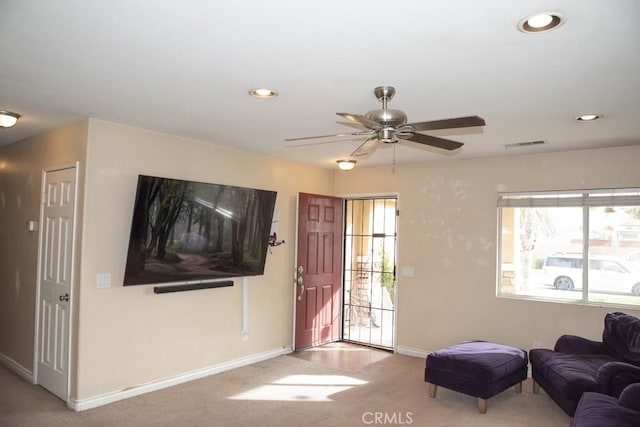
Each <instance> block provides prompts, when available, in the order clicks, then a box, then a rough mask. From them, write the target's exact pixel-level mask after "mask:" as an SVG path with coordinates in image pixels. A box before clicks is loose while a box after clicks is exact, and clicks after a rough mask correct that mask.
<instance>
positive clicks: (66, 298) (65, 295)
mask: <svg viewBox="0 0 640 427" xmlns="http://www.w3.org/2000/svg"><path fill="white" fill-rule="evenodd" d="M58 299H59V300H60V301H69V294H64V295H60V297H58Z"/></svg>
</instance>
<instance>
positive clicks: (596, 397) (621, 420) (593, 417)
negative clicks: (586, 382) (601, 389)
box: [571, 392, 640, 427]
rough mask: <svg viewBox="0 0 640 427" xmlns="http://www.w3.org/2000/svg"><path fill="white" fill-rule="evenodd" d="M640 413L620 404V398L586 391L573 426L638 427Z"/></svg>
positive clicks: (575, 415) (577, 409)
mask: <svg viewBox="0 0 640 427" xmlns="http://www.w3.org/2000/svg"><path fill="white" fill-rule="evenodd" d="M639 416H640V414H639V413H638V412H637V411H634V410H633V409H628V408H625V407H623V406H620V405H618V399H616V398H615V397H611V396H607V395H606V394H600V393H591V392H590V393H585V394H583V395H582V398H581V399H580V402H578V407H577V408H576V412H575V414H574V417H573V420H572V421H571V426H572V427H602V426H616V427H634V426H635V427H637V426H638V424H639V422H638V421H639V418H638V417H639Z"/></svg>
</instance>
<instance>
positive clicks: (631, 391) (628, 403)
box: [618, 383, 640, 424]
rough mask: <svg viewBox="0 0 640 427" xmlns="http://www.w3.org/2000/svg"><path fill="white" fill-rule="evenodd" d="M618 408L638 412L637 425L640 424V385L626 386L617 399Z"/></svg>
mask: <svg viewBox="0 0 640 427" xmlns="http://www.w3.org/2000/svg"><path fill="white" fill-rule="evenodd" d="M618 403H619V404H620V406H624V407H625V408H628V409H633V410H634V411H638V412H639V414H638V424H640V383H635V384H631V385H628V386H627V387H626V388H625V389H624V390H622V393H620V397H619V398H618Z"/></svg>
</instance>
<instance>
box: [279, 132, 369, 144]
mask: <svg viewBox="0 0 640 427" xmlns="http://www.w3.org/2000/svg"><path fill="white" fill-rule="evenodd" d="M371 134H372V132H369V131H366V132H352V133H336V134H333V135H318V136H303V137H302V138H287V139H285V141H287V142H289V141H303V140H305V139H318V138H333V137H336V136H354V135H355V136H362V135H371Z"/></svg>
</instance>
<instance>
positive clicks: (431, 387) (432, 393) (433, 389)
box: [429, 383, 438, 397]
mask: <svg viewBox="0 0 640 427" xmlns="http://www.w3.org/2000/svg"><path fill="white" fill-rule="evenodd" d="M437 392H438V386H437V385H435V384H431V383H429V397H436V393H437Z"/></svg>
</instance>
